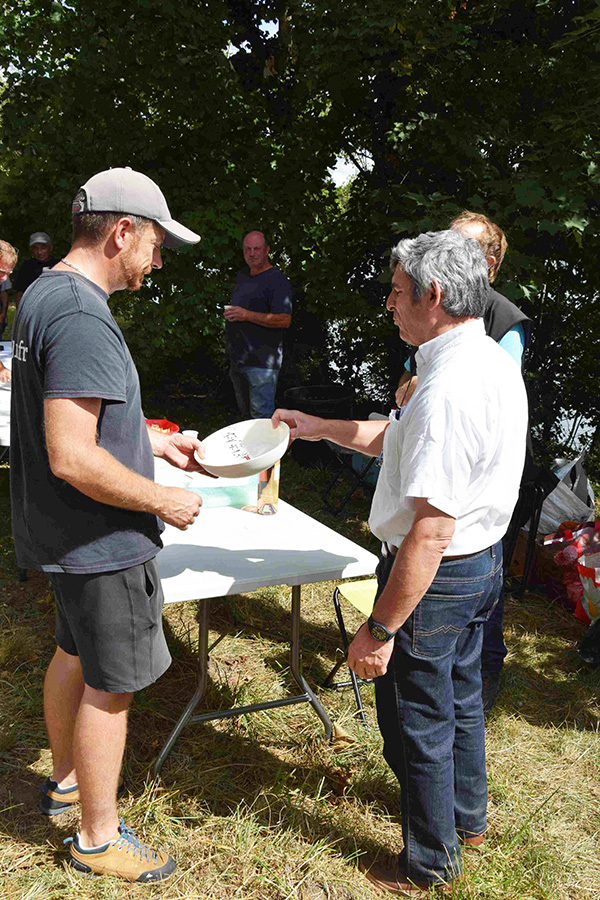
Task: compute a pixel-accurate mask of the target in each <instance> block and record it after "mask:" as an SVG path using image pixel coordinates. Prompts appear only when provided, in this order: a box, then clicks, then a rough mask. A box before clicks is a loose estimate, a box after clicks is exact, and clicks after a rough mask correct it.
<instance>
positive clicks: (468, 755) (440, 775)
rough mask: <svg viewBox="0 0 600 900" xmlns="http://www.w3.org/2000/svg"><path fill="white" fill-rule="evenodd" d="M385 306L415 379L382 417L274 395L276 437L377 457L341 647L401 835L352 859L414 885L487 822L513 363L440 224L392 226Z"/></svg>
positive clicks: (457, 239)
mask: <svg viewBox="0 0 600 900" xmlns="http://www.w3.org/2000/svg"><path fill="white" fill-rule="evenodd" d="M391 267H392V271H393V277H392V291H391V293H390V296H389V298H388V300H387V308H388V309H389V310H390V312H392V314H393V317H394V323H395V324H396V325H397V327H398V330H399V333H400V337H401V338H402V339H403V340H405V341H406V342H407V343H409V344H412V345H413V346H418V347H419V350H418V352H417V357H416V359H417V371H418V376H419V381H418V387H417V390H416V391H415V393H414V395H413V397H412V398H411V400H410V401H409V403H408V405H407V406H406V407H405V408H404V409H403V410H400V411H399V412H400V413H402V415H401V416H400V417H399V418H395V417H394V416H391V417H390V421H389V422H385V421H384V422H351V421H336V420H324V419H318V418H316V417H313V416H307V415H305V414H303V413H300V412H297V411H289V410H277V411H276V412H275V414H274V416H273V421H274V423H277V422H279V421H280V420H283V421H286V422H287V423H288V424H289V425H290V427H291V429H292V432H291V433H292V437H293V438H297V437H301V438H304V439H305V440H319V439H322V438H326V439H328V440H332V441H334V442H336V443H338V444H340V445H342V446H344V447H350V448H352V449H356V450H359V451H361V452H362V453H370V454H372V455H377V454H379V453H380V452H381V450H382V449H383V463H382V469H381V473H380V475H379V479H378V484H377V490H376V492H375V496H374V498H373V505H372V508H371V516H370V519H369V525H370V527H371V530H372V531H373V533H374V534H375V535H376V536H377V537H378V538H380V540H381V541H382V559H381V561H380V563H379V567H378V571H377V576H378V580H379V590H378V595H377V599H376V602H375V606H374V609H373V613H372V615H371V617H370V618H369V621H368V623H367V624H365V625H364V626H363V627H362V628H361V629H360V630H359V631H358V633H357V635H356V637H355V638H354V641H353V642H352V644H351V646H350V650H349V655H348V659H349V664H350V666H351V667H352V669H353V670H354V671H355V672H356V674H357V675H359V676H361V677H364V678H375V679H376V682H375V685H376V698H377V714H378V721H379V727H380V730H381V732H382V735H383V738H384V756H385V758H386V760H387V762H388V763H389V765H390V766H391V768H392V769H393V771H394V773H395V774H396V777H397V778H398V780H399V782H400V785H401V798H400V806H401V813H402V832H403V838H404V849H403V850H402V852H401V853H400V856H399V858H397V859H394V860H389V861H381V860H377V861H376V862H371V861H364V862H362V863H361V869H362V870H363V871H364V872H365V874H366V876H367V878H369V880H370V881H372V882H373V883H374V884H376V885H377V886H378V887H379V888H380V889H383V890H386V891H389V892H390V893H393V894H397V895H400V896H414V895H417V894H419V893H420V892H422V891H424V890H427V889H428V888H429V887H430V886H431V885H436V884H438V885H439V884H444V883H448V882H450V881H452V880H453V879H454V878H458V877H460V874H461V853H460V843H467V844H474V845H479V844H481V843H482V842H483V835H484V832H485V830H486V828H487V821H486V806H487V783H486V771H485V746H484V720H483V707H482V701H481V661H480V657H481V643H482V635H483V623H484V622H485V620H486V619H487V617H488V616H489V614H490V612H491V611H492V609H493V607H494V605H495V603H496V601H497V598H498V594H499V589H500V583H501V577H502V545H501V539H502V536H503V535H504V533H505V531H506V529H507V527H508V523H509V521H510V517H511V514H512V511H513V507H514V505H515V503H516V500H517V496H518V491H519V483H520V478H521V471H522V468H523V461H524V455H525V434H526V428H527V400H526V395H525V388H524V385H523V380H522V378H521V373H520V371H519V369H518V367H517V366H515V364H514V362H513V361H512V360H511V359H510V357H509V356H508V354H507V353H506V352H505V351H503V350H502V349H501V348H500V347H498V345H497V344H496V343H495V342H494V341H493V340H492V339H491V338H489V337H487V336H486V334H485V329H484V326H483V321H482V318H481V317H482V316H483V313H484V310H485V300H486V293H487V289H488V277H487V263H486V261H485V257H484V255H483V253H482V251H481V247H480V245H479V244H478V242H477V241H475V240H473V239H467V238H465V237H464V236H463V235H461V234H460V233H458V232H456V231H442V232H437V233H434V232H429V233H427V234H422V235H420V236H419V237H418V238H415V239H414V240H405V241H400V243H399V244H398V245H397V246H396V247H395V248H394V250H393V251H392V260H391Z"/></svg>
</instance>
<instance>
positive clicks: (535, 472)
mask: <svg viewBox="0 0 600 900" xmlns="http://www.w3.org/2000/svg"><path fill="white" fill-rule="evenodd" d="M557 484H558V478H557V477H556V475H555V474H554V472H551V471H550V470H549V469H545V468H544V467H543V466H536V465H535V464H534V463H533V459H531V460H529V459H528V460H527V461H526V465H525V472H524V474H523V479H522V481H521V488H520V490H519V499H518V500H517V505H516V506H515V509H514V512H513V514H512V518H511V520H510V524H509V526H508V531H507V532H506V534H505V536H504V540H503V551H504V573H503V574H504V578H505V579H506V578H508V574H509V569H510V564H511V561H512V558H513V554H514V552H515V547H516V545H517V538H518V536H519V531H520V529H521V528H522V527H523V525H525V523H526V522H527V521H529V534H528V536H527V550H526V552H525V562H524V564H523V574H522V575H521V578H520V581H519V583H518V587H517V590H516V591H513V594H514V596H515V597H516V598H517V599H518V600H522V599H523V595H524V593H525V591H526V590H527V585H528V583H529V575H530V573H531V565H532V563H533V557H534V553H535V546H536V545H535V539H536V537H537V533H538V526H539V523H540V516H541V514H542V506H543V505H544V500H545V499H546V497H547V496H548V495H549V494H551V493H552V491H553V490H554V488H555V487H556V485H557Z"/></svg>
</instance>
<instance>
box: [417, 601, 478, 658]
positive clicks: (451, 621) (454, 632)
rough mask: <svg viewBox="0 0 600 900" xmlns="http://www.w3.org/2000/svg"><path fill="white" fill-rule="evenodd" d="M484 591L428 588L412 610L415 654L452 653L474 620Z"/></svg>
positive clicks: (433, 655)
mask: <svg viewBox="0 0 600 900" xmlns="http://www.w3.org/2000/svg"><path fill="white" fill-rule="evenodd" d="M484 594H485V590H481V591H477V592H476V593H474V594H463V595H460V594H455V595H452V594H434V593H430V592H427V593H426V594H425V596H424V597H423V599H422V600H421V602H420V603H419V605H418V606H417V607H416V609H415V611H414V613H413V629H412V651H413V653H414V654H415V656H420V657H423V658H425V659H438V658H440V657H442V656H446V654H448V653H451V652H452V650H453V649H454V646H455V644H456V642H457V640H458V637H459V635H460V633H461V631H462V630H463V628H466V626H467V625H468V624H469V623H470V622H471V621H472V620H473V615H474V614H475V613H476V611H477V610H478V608H479V605H480V603H481V599H482V597H483V596H484Z"/></svg>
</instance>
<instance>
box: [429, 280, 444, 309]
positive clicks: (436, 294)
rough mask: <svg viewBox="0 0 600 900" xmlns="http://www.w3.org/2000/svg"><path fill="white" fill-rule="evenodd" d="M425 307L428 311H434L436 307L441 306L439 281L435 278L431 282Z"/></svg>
mask: <svg viewBox="0 0 600 900" xmlns="http://www.w3.org/2000/svg"><path fill="white" fill-rule="evenodd" d="M427 305H428V307H429V309H432V310H433V309H435V308H436V307H437V306H441V305H442V289H441V287H440V283H439V281H437V280H436V279H435V278H434V279H433V280H432V282H431V289H430V291H429V297H428V298H427Z"/></svg>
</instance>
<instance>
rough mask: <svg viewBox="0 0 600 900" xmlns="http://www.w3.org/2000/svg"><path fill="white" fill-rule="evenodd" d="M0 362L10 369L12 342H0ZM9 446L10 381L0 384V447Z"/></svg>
mask: <svg viewBox="0 0 600 900" xmlns="http://www.w3.org/2000/svg"><path fill="white" fill-rule="evenodd" d="M0 360H2V362H3V363H4V365H5V366H6V368H7V369H10V368H12V342H11V341H0ZM9 444H10V381H9V382H8V383H7V384H0V447H8V446H9Z"/></svg>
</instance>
